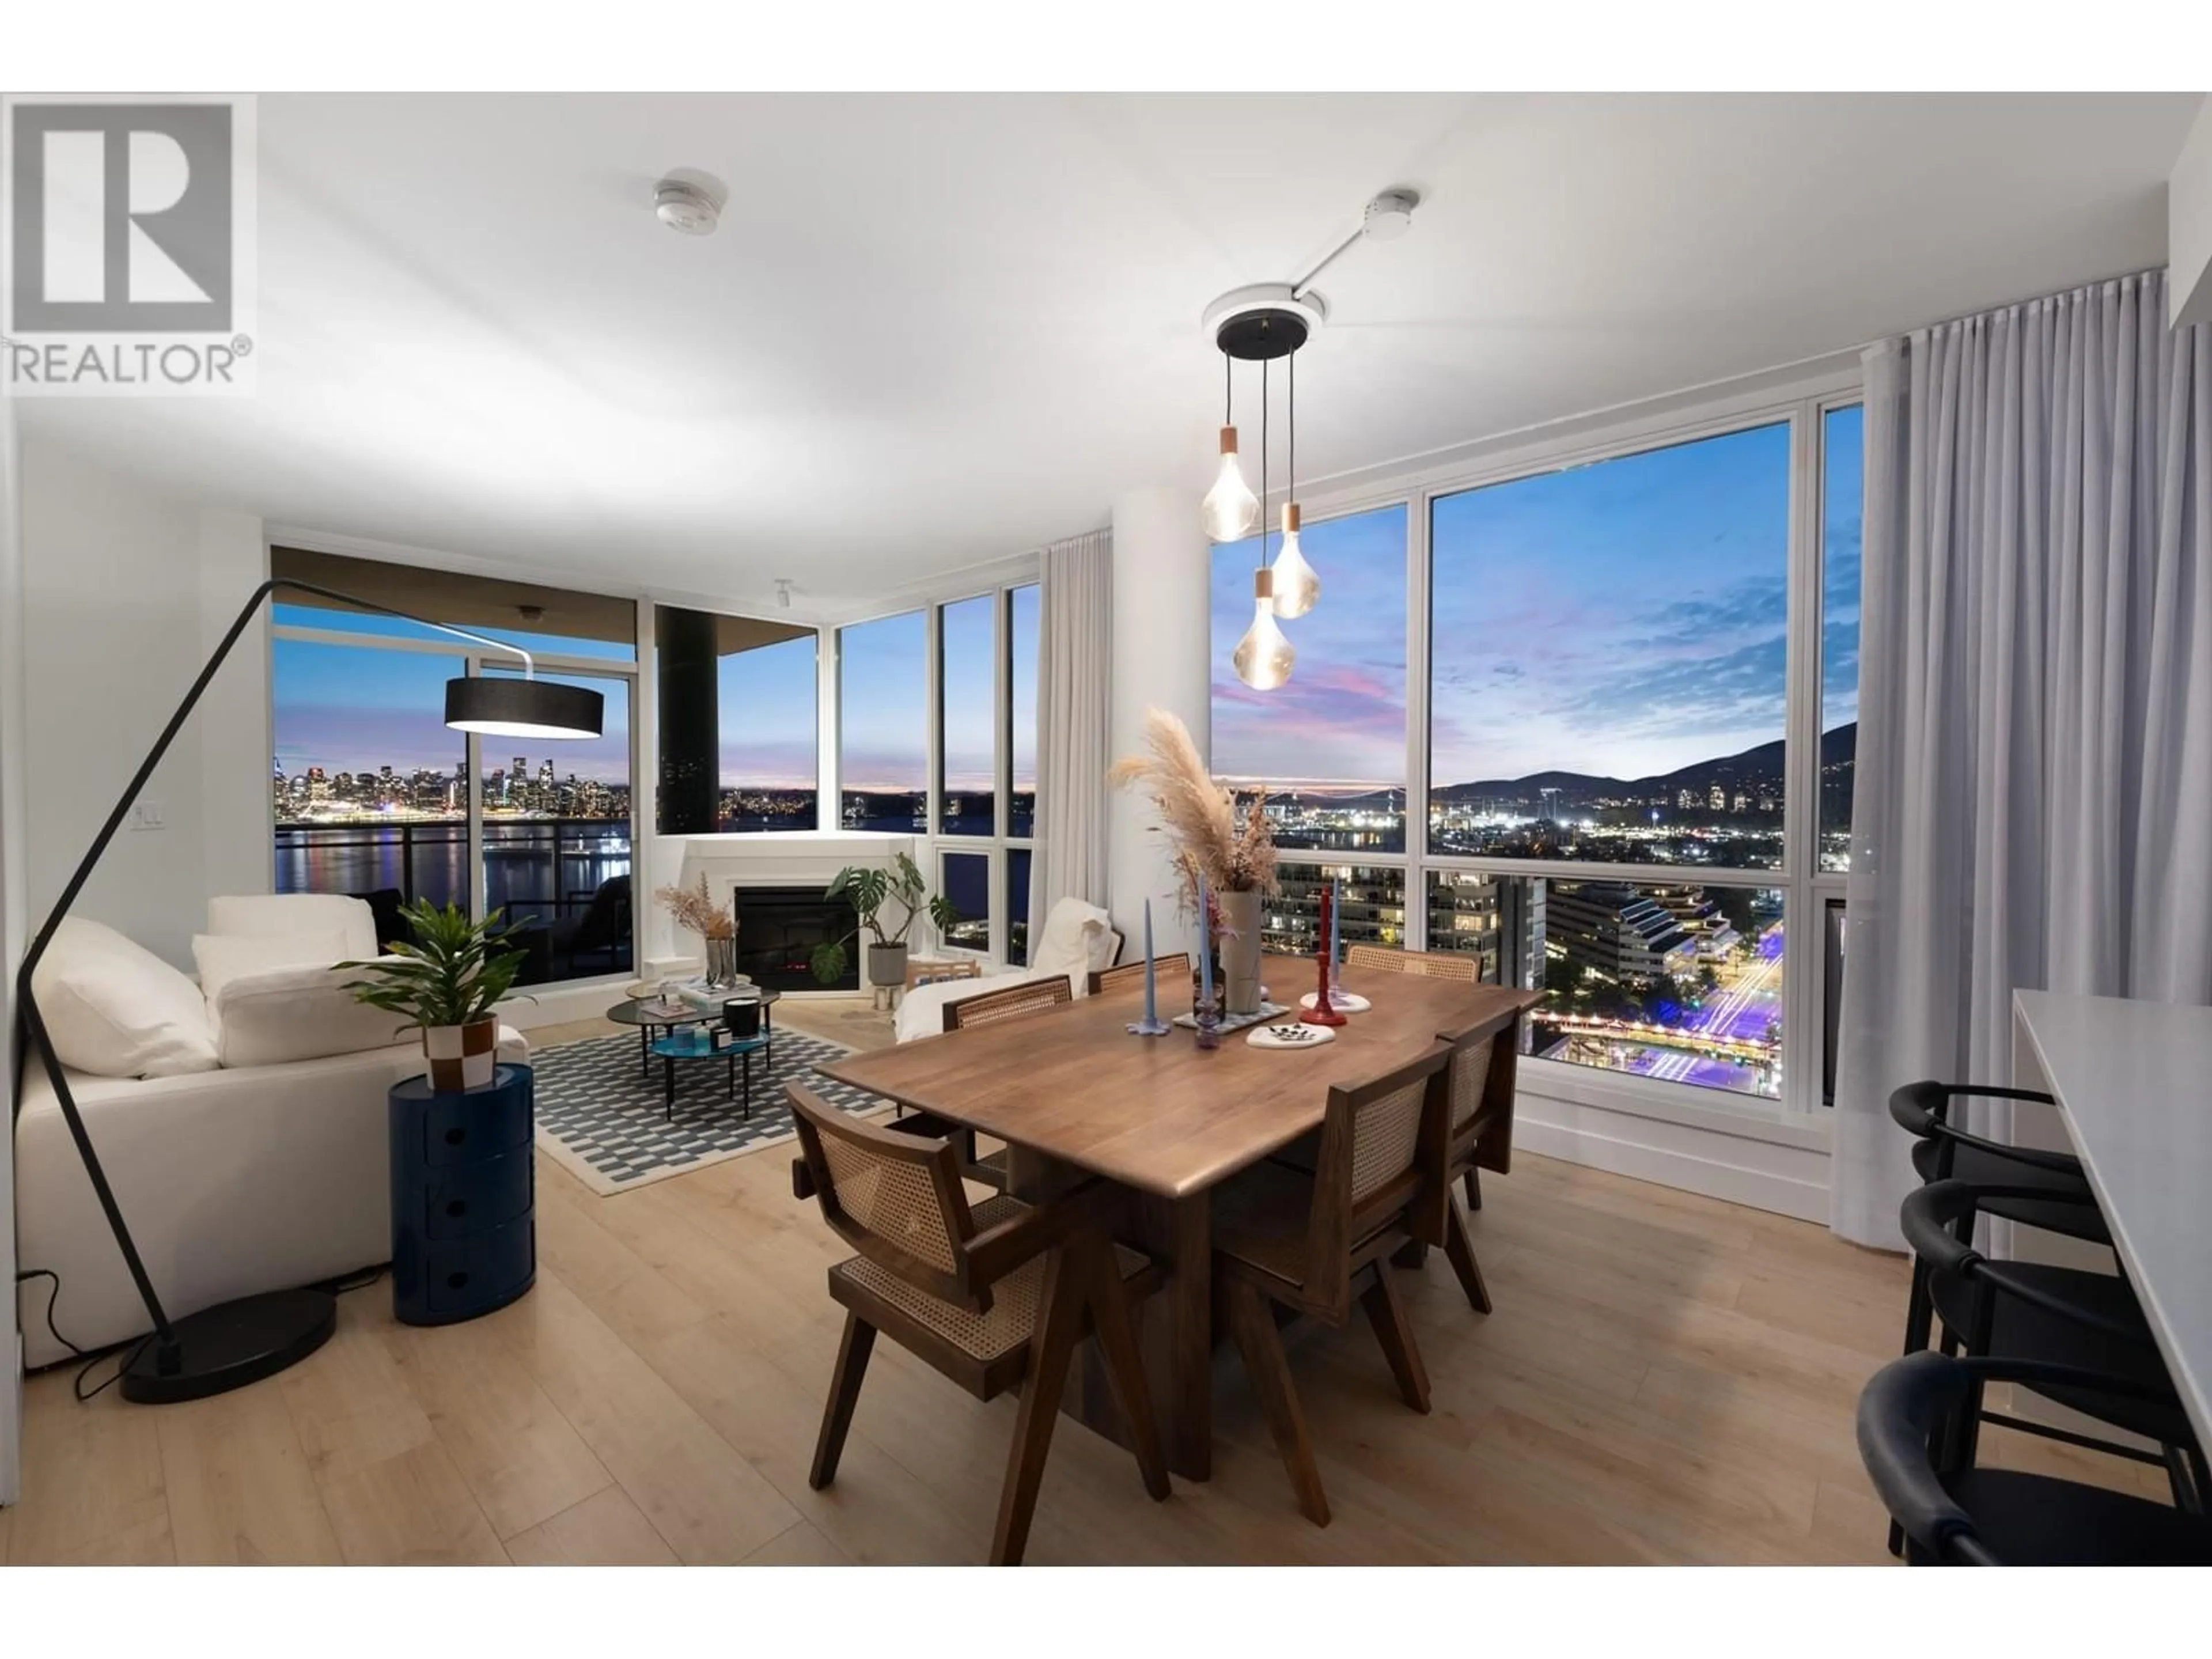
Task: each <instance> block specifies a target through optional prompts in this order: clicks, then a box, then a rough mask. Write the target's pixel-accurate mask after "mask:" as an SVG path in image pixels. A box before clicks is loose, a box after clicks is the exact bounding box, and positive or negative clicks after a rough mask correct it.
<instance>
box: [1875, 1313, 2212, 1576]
mask: <svg viewBox="0 0 2212 1659" xmlns="http://www.w3.org/2000/svg"><path fill="white" fill-rule="evenodd" d="M1989 1383H2014V1384H2015V1385H2017V1386H2020V1387H2023V1388H2028V1389H2033V1390H2035V1391H2036V1392H2037V1393H2039V1394H2041V1393H2049V1392H2050V1391H2051V1389H2054V1388H2060V1389H2069V1390H2071V1391H2073V1392H2075V1393H2076V1394H2082V1393H2093V1394H2102V1395H2106V1397H2108V1398H2122V1399H2124V1398H2129V1397H2140V1393H2141V1391H2140V1389H2138V1388H2137V1386H2136V1384H2134V1383H2129V1382H2127V1381H2125V1380H2124V1379H2121V1378H2118V1377H2111V1376H2100V1375H2099V1374H2098V1373H2096V1372H2094V1371H2083V1370H2069V1369H2065V1368H2062V1367H2058V1366H2055V1365H2048V1364H2029V1363H2027V1362H2024V1361H2021V1360H2012V1359H1953V1358H1948V1357H1947V1356H1945V1355H1942V1354H1936V1353H1928V1352H1920V1353H1913V1354H1907V1355H1906V1356H1905V1358H1902V1359H1893V1360H1892V1361H1890V1363H1889V1364H1887V1365H1885V1366H1883V1367H1882V1369H1881V1370H1879V1371H1876V1372H1875V1375H1874V1378H1873V1380H1872V1381H1871V1382H1869V1383H1868V1384H1867V1385H1866V1389H1865V1391H1864V1392H1863V1393H1862V1394H1861V1395H1859V1407H1858V1443H1859V1457H1860V1459H1861V1461H1862V1462H1864V1463H1865V1465H1866V1470H1867V1475H1868V1478H1869V1480H1872V1481H1873V1482H1874V1489H1875V1492H1876V1493H1877V1494H1878V1495H1879V1496H1880V1497H1881V1501H1882V1505H1883V1507H1884V1508H1886V1509H1887V1510H1888V1511H1889V1512H1890V1514H1891V1516H1893V1517H1894V1519H1895V1521H1896V1522H1897V1524H1898V1526H1899V1528H1901V1529H1902V1531H1903V1532H1904V1534H1905V1537H1906V1539H1907V1540H1908V1543H1907V1545H1906V1547H1905V1551H1904V1552H1903V1553H1904V1554H1905V1559H1906V1561H1907V1562H1908V1563H1909V1564H1911V1565H1914V1566H1976V1567H1995V1566H2049V1567H2061V1566H2081V1567H2086V1566H2180V1565H2204V1564H2207V1563H2212V1524H2208V1523H2207V1522H2205V1520H2204V1519H2203V1517H2202V1516H2195V1515H2190V1514H2187V1513H2185V1512H2184V1511H2182V1510H2175V1509H2170V1508H2168V1507H2167V1506H2166V1505H2165V1504H2154V1503H2152V1502H2151V1501H2150V1500H2149V1499H2148V1498H2136V1497H2132V1496H2130V1495H2129V1494H2127V1493H2124V1492H2112V1491H2109V1490H2107V1489H2106V1488H2105V1487H2102V1486H2086V1485H2082V1484H2081V1483H2079V1482H2076V1481H2072V1480H2059V1479H2057V1478H2056V1477H2054V1476H2051V1475H2045V1474H2028V1473H2027V1472H2026V1471H2025V1470H2021V1469H1993V1468H1978V1467H1977V1466H1976V1464H1975V1462H1974V1458H1973V1454H1972V1449H1970V1448H1966V1447H1962V1446H1961V1445H1960V1443H1959V1441H1958V1439H1957V1437H1955V1436H1954V1435H1952V1434H1951V1433H1950V1432H1948V1430H1949V1426H1950V1425H1953V1424H1954V1423H1955V1422H1956V1421H1957V1420H1958V1418H1959V1414H1960V1412H1961V1411H1962V1410H1964V1409H1966V1407H1967V1404H1968V1402H1969V1401H1970V1399H1972V1398H1976V1397H1978V1396H1979V1395H1980V1394H1981V1393H1982V1392H1983V1390H1984V1387H1985V1386H1986V1385H1987V1384H1989Z"/></svg>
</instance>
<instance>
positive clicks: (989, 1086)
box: [815, 957, 1541, 1480]
mask: <svg viewBox="0 0 2212 1659" xmlns="http://www.w3.org/2000/svg"><path fill="white" fill-rule="evenodd" d="M1264 974H1265V977H1266V978H1267V981H1268V982H1269V983H1270V985H1271V987H1273V992H1274V994H1275V996H1276V998H1277V999H1278V1000H1280V1001H1284V1002H1286V1003H1288V1002H1294V1001H1295V1000H1296V998H1297V996H1298V995H1299V994H1302V993H1304V991H1305V990H1306V989H1307V988H1308V987H1310V986H1311V985H1312V984H1313V982H1314V978H1315V968H1314V963H1312V962H1311V961H1310V959H1307V958H1304V957H1298V958H1288V957H1270V958H1269V959H1268V960H1267V964H1266V967H1265V969H1264ZM1340 984H1341V985H1342V987H1343V988H1345V989H1346V990H1347V991H1352V992H1355V993H1357V994H1359V995H1361V996H1364V997H1366V998H1367V999H1369V1000H1370V1002H1371V1003H1372V1005H1373V1006H1372V1007H1371V1008H1370V1010H1369V1011H1368V1012H1364V1013H1358V1014H1352V1015H1350V1016H1348V1018H1347V1023H1346V1024H1343V1025H1341V1026H1339V1027H1337V1028H1335V1029H1336V1037H1335V1040H1334V1042H1328V1043H1327V1044H1325V1045H1323V1046H1322V1047H1319V1048H1305V1049H1290V1050H1269V1049H1261V1048H1253V1047H1251V1046H1250V1045H1249V1043H1248V1042H1246V1041H1245V1036H1246V1033H1244V1032H1243V1031H1237V1032H1232V1033H1228V1034H1225V1036H1223V1038H1222V1040H1221V1046H1220V1047H1219V1048H1218V1049H1214V1050H1212V1051H1210V1052H1209V1051H1206V1050H1202V1049H1200V1048H1199V1047H1198V1046H1197V1044H1196V1042H1195V1041H1194V1035H1193V1033H1192V1032H1190V1031H1189V1030H1185V1029H1183V1028H1182V1027H1176V1028H1174V1029H1172V1030H1170V1032H1169V1034H1168V1035H1167V1036H1158V1037H1139V1036H1131V1035H1130V1034H1129V1032H1128V1030H1127V1026H1128V1024H1129V1023H1130V1022H1131V1021H1132V1020H1133V1019H1135V1018H1137V1017H1138V1015H1139V1013H1140V1012H1142V1009H1143V1006H1144V987H1143V985H1142V982H1141V981H1138V982H1135V983H1133V984H1131V985H1130V986H1128V987H1126V988H1122V989H1117V990H1111V991H1107V992H1104V993H1102V994H1099V995H1097V996H1091V997H1085V998H1081V999H1079V1000H1075V1001H1073V1002H1069V1003H1066V1004H1065V1005H1063V1006H1060V1007H1056V1008H1050V1009H1046V1010H1043V1011H1042V1012H1037V1013H1035V1014H1031V1015H1027V1016H1024V1017H1023V1018H1017V1019H1008V1020H1001V1021H997V1022H994V1023H993V1024H987V1025H979V1026H975V1027H972V1028H970V1029H968V1030H959V1031H950V1032H947V1033H945V1035H944V1036H936V1037H930V1038H927V1039H924V1040H923V1041H921V1042H908V1043H902V1044H899V1045H898V1046H896V1047H895V1048H880V1049H877V1050H875V1051H873V1052H872V1053H866V1054H848V1055H846V1056H844V1057H843V1058H842V1059H838V1060H830V1061H828V1062H826V1063H824V1064H823V1065H820V1066H817V1067H816V1068H815V1069H816V1070H817V1071H819V1072H821V1073H823V1075H824V1076H825V1077H829V1078H834V1079H836V1080H837V1081H839V1082H841V1083H848V1084H850V1085H854V1087H856V1088H860V1089H866V1090H867V1091H870V1092H871V1093H873V1094H877V1095H880V1096H882V1097H884V1098H885V1099H887V1100H891V1101H895V1102H896V1103H899V1104H900V1105H902V1106H907V1107H911V1108H914V1109H917V1110H921V1111H926V1112H929V1113H931V1114H933V1115H936V1116H938V1117H940V1118H943V1119H945V1120H946V1121H949V1122H952V1123H957V1124H960V1125H962V1126H963V1127H969V1128H972V1129H975V1130H977V1131H979V1132H981V1133H983V1134H986V1135H989V1136H992V1137H993V1138H994V1139H999V1140H1003V1141H1005V1142H1006V1145H1007V1146H1008V1148H1009V1152H1010V1158H1009V1169H1010V1176H1011V1182H1010V1184H1011V1186H1012V1189H1013V1191H1014V1192H1015V1193H1016V1194H1017V1195H1020V1196H1034V1197H1042V1196H1048V1195H1049V1194H1050V1193H1051V1192H1052V1191H1053V1190H1054V1188H1057V1187H1060V1186H1064V1185H1066V1184H1067V1183H1068V1182H1072V1181H1073V1180H1076V1179H1079V1178H1080V1177H1081V1176H1084V1175H1090V1176H1100V1177H1103V1179H1105V1180H1107V1181H1109V1182H1114V1183H1115V1184H1116V1185H1118V1186H1120V1187H1121V1188H1125V1189H1127V1193H1128V1194H1129V1202H1128V1203H1127V1206H1126V1214H1127V1225H1126V1227H1125V1229H1124V1232H1125V1242H1127V1243H1131V1244H1133V1245H1135V1246H1137V1247H1138V1248H1139V1249H1144V1250H1146V1252H1148V1253H1149V1254H1150V1255H1152V1257H1153V1258H1154V1259H1155V1260H1156V1261H1159V1262H1160V1263H1161V1264H1162V1265H1163V1266H1164V1268H1165V1270H1166V1283H1165V1285H1164V1286H1163V1288H1162V1289H1161V1291H1159V1293H1158V1294H1157V1295H1155V1296H1153V1297H1150V1298H1149V1299H1148V1300H1147V1301H1146V1304H1144V1311H1143V1314H1142V1316H1141V1318H1142V1326H1141V1329H1140V1338H1141V1340H1142V1342H1143V1346H1144V1350H1145V1367H1146V1375H1147V1377H1148V1379H1149V1381H1150V1382H1151V1383H1152V1400H1153V1405H1154V1408H1155V1410H1156V1411H1157V1412H1158V1414H1159V1419H1160V1428H1161V1434H1162V1437H1163V1439H1164V1442H1165V1444H1166V1448H1167V1458H1168V1464H1169V1467H1170V1468H1172V1469H1173V1470H1174V1471H1175V1472H1176V1474H1180V1475H1182V1476H1183V1477H1184V1478H1185V1479H1187V1480H1207V1479H1210V1478H1211V1476H1212V1461H1213V1444H1212V1443H1213V1354H1214V1348H1215V1346H1216V1337H1217V1334H1218V1333H1217V1330H1216V1326H1215V1319H1214V1311H1213V1304H1212V1258H1213V1237H1212V1203H1211V1200H1212V1193H1213V1191H1214V1189H1215V1188H1217V1187H1218V1186H1219V1185H1220V1184H1221V1183H1222V1182H1225V1181H1228V1180H1229V1179H1231V1177H1232V1176H1235V1175H1237V1172H1238V1171H1239V1170H1244V1169H1248V1168H1249V1167H1250V1166H1251V1165H1253V1164H1256V1163H1258V1162H1259V1161H1260V1160H1261V1159H1262V1158H1266V1157H1267V1155H1268V1154H1269V1153H1270V1152H1276V1151H1279V1150H1280V1149H1281V1148H1283V1147H1285V1146H1289V1145H1290V1144H1291V1142H1292V1141H1294V1140H1296V1139H1298V1138H1299V1137H1300V1136H1301V1135H1304V1134H1307V1133H1310V1132H1311V1131H1313V1130H1315V1129H1317V1128H1319V1127H1321V1123H1322V1116H1323V1115H1324V1112H1325V1110H1326V1109H1327V1106H1328V1091H1329V1089H1330V1087H1331V1085H1336V1084H1345V1085H1350V1084H1354V1083H1358V1082H1360V1081H1362V1080H1364V1079H1368V1078H1371V1077H1374V1076H1376V1074H1377V1073H1382V1072H1386V1071H1389V1070H1390V1069H1391V1068H1392V1067H1394V1066H1399V1065H1401V1064H1403V1063H1405V1062H1407V1061H1408V1060H1413V1059H1415V1058H1417V1057H1418V1056H1419V1055H1420V1054H1423V1053H1424V1052H1425V1051H1426V1050H1427V1049H1428V1048H1430V1047H1431V1045H1433V1044H1434V1043H1435V1042H1436V1041H1437V1036H1438V1034H1439V1033H1440V1032H1443V1031H1445V1030H1452V1031H1455V1032H1456V1031H1464V1030H1468V1029H1470V1028H1474V1027H1486V1028H1488V1031H1489V1032H1494V1033H1497V1034H1498V1035H1500V1036H1505V1037H1506V1038H1508V1040H1507V1041H1504V1042H1499V1043H1498V1045H1497V1051H1498V1053H1499V1054H1500V1055H1501V1063H1499V1064H1497V1065H1494V1066H1493V1067H1492V1072H1491V1073H1490V1086H1491V1088H1492V1089H1493V1090H1498V1089H1503V1090H1506V1091H1510V1089H1511V1088H1512V1086H1513V1067H1512V1065H1511V1063H1510V1058H1507V1057H1506V1056H1508V1055H1510V1050H1511V1049H1513V1048H1515V1047H1516V1046H1517V1042H1516V1041H1514V1040H1512V1039H1514V1038H1515V1037H1516V1036H1517V1034H1516V1033H1515V1032H1514V1030H1513V1028H1514V1026H1515V1025H1516V1022H1517V1021H1518V1019H1519V1018H1520V1017H1521V1014H1522V1011H1523V1010H1525V1009H1527V1008H1528V1007H1530V1006H1534V1004H1535V1003H1536V1002H1537V1001H1539V1000H1541V993H1537V992H1531V991H1515V990H1509V989H1505V988H1504V987H1498V986H1495V985H1470V984H1467V983H1465V982H1463V981H1449V980H1443V979H1432V978H1427V977H1424V976H1421V975H1412V974H1395V973H1389V972H1382V971H1377V970H1375V969H1364V970H1363V969H1349V970H1347V971H1346V972H1345V973H1344V974H1343V975H1342V976H1341V978H1340ZM1163 1000H1166V999H1163ZM1486 1034H1487V1033H1486ZM1066 1408H1067V1409H1068V1410H1069V1411H1071V1412H1072V1413H1073V1414H1075V1415H1076V1416H1078V1417H1079V1419H1081V1420H1082V1421H1084V1422H1085V1423H1086V1424H1088V1425H1090V1426H1091V1427H1092V1428H1095V1429H1097V1430H1098V1431H1100V1432H1102V1433H1104V1434H1107V1435H1109V1437H1114V1438H1117V1439H1118V1438H1120V1437H1121V1423H1120V1418H1119V1413H1118V1412H1117V1411H1116V1410H1115V1407H1114V1405H1113V1403H1112V1399H1111V1394H1110V1390H1109V1387H1108V1384H1107V1380H1106V1378H1105V1376H1104V1374H1103V1367H1101V1366H1099V1365H1098V1364H1097V1363H1096V1357H1095V1356H1090V1357H1088V1358H1087V1359H1086V1363H1085V1366H1084V1367H1083V1371H1082V1375H1081V1376H1080V1377H1079V1378H1078V1379H1077V1380H1076V1381H1074V1382H1073V1383H1071V1384H1070V1388H1069V1394H1068V1399H1067V1401H1066Z"/></svg>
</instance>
